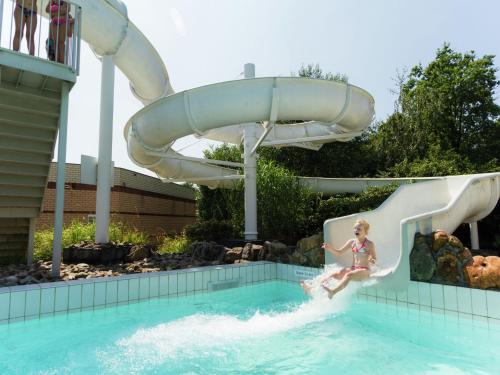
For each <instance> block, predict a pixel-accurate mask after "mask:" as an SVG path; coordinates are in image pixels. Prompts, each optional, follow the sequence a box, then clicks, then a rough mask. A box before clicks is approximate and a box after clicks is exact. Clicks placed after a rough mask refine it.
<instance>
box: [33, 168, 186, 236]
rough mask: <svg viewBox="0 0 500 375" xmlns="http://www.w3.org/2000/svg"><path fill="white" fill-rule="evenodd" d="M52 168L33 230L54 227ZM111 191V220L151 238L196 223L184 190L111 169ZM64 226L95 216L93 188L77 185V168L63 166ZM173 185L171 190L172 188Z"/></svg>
mask: <svg viewBox="0 0 500 375" xmlns="http://www.w3.org/2000/svg"><path fill="white" fill-rule="evenodd" d="M55 168H56V163H52V166H51V172H50V174H49V183H48V186H47V189H46V192H45V197H44V205H43V211H42V214H41V215H40V217H39V218H38V220H37V229H45V228H50V227H53V226H54V206H55V193H56V190H55V182H54V181H55ZM114 173H115V174H114V176H115V177H114V183H115V186H114V187H112V189H111V220H112V221H115V222H123V223H126V224H128V225H129V226H131V227H135V228H137V229H138V230H140V231H144V232H147V233H149V234H151V235H157V234H159V233H168V234H174V233H180V232H182V230H183V228H184V227H185V226H186V225H188V224H193V223H195V221H196V203H195V200H194V192H193V191H192V190H191V189H189V188H186V187H184V186H180V185H176V184H169V183H167V184H165V183H162V182H161V181H160V180H159V179H157V178H154V177H150V176H145V175H142V174H140V173H137V172H133V171H129V170H126V169H121V168H115V171H114ZM66 176H67V178H66V185H65V195H64V224H65V225H68V224H70V223H71V221H73V220H80V221H84V222H85V221H87V220H88V215H94V214H95V201H96V186H95V185H88V184H81V183H80V165H78V164H68V165H67V166H66ZM173 185H175V186H173Z"/></svg>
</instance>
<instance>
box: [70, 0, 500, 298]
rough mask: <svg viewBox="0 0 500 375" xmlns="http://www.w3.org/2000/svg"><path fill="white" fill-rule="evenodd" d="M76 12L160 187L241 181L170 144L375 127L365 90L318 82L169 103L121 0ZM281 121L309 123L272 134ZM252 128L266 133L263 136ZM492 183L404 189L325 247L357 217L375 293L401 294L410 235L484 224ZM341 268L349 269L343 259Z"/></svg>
mask: <svg viewBox="0 0 500 375" xmlns="http://www.w3.org/2000/svg"><path fill="white" fill-rule="evenodd" d="M75 3H78V4H79V5H81V7H82V10H83V26H82V38H83V39H84V40H85V41H87V42H88V43H89V44H90V45H91V47H92V48H93V49H94V51H95V52H96V53H97V54H99V55H112V56H113V62H114V63H115V65H116V66H117V67H118V68H119V69H120V70H121V71H122V72H123V73H124V74H125V75H126V76H127V77H128V79H129V80H130V87H131V90H132V92H133V93H134V95H135V96H136V97H137V98H138V99H139V100H141V101H142V102H143V103H144V104H145V107H144V108H143V109H142V110H141V111H139V112H138V113H136V114H135V115H134V116H133V117H132V118H131V119H130V120H129V121H128V123H127V124H126V126H125V130H124V135H125V139H126V140H127V143H128V151H129V155H130V157H131V159H132V160H133V161H134V162H135V163H136V164H137V165H139V166H141V167H144V168H148V169H150V170H152V171H154V172H155V173H157V174H158V175H159V176H160V177H162V178H165V179H167V180H183V181H191V182H195V183H199V184H204V185H207V186H210V187H231V186H232V185H233V180H234V179H237V178H241V175H237V172H236V171H235V170H233V169H229V168H224V167H220V166H216V165H210V164H207V162H206V160H202V159H199V160H196V159H193V158H187V157H185V156H182V155H180V154H178V153H176V152H174V151H173V150H172V149H171V145H172V143H173V142H174V141H175V140H176V139H178V138H180V137H183V136H186V135H189V134H197V135H199V136H204V137H207V138H210V139H215V140H220V141H225V142H231V143H240V142H241V138H242V133H243V128H244V127H245V126H248V124H249V123H254V124H255V130H256V133H257V134H256V136H257V137H259V136H260V135H261V134H262V133H263V132H264V131H266V132H267V131H269V129H271V128H272V130H271V131H269V134H268V135H267V138H266V140H265V141H264V143H263V144H268V145H273V144H275V145H276V144H281V145H286V144H288V145H291V144H300V145H304V143H303V142H307V144H309V145H311V144H312V145H313V146H314V144H316V145H320V144H321V143H325V142H329V141H332V140H341V141H347V140H349V139H352V138H353V137H355V136H357V135H358V134H359V133H360V132H361V131H362V130H363V129H365V128H366V127H367V126H369V124H370V122H371V120H372V118H373V115H374V101H373V98H372V97H371V96H370V95H369V94H368V93H367V92H366V91H364V90H362V89H360V88H358V87H355V86H352V85H348V84H342V83H337V82H330V81H324V80H311V79H302V78H259V79H248V80H238V81H231V82H224V83H218V84H214V85H210V86H205V87H200V88H196V89H192V90H188V91H185V92H181V93H178V94H174V91H173V89H172V87H171V86H170V81H169V77H168V73H167V70H166V68H165V65H164V64H163V61H162V59H161V58H160V56H159V55H158V53H157V51H156V50H155V49H154V47H153V46H152V45H151V43H150V42H149V41H148V40H147V39H146V37H145V36H144V35H143V34H142V33H141V32H140V31H139V30H138V29H137V28H136V27H135V25H134V24H133V23H132V22H131V21H130V20H129V19H128V16H127V10H126V7H125V6H124V5H123V4H122V3H121V2H120V1H118V0H78V1H75ZM279 120H286V121H294V120H304V121H308V122H307V123H299V124H293V125H277V126H274V127H272V124H273V123H274V122H275V121H279ZM258 122H259V123H260V122H264V124H267V125H268V128H267V130H266V129H265V127H263V126H261V125H260V124H257V123H258ZM241 124H244V125H241ZM499 175H500V174H495V175H476V176H459V177H449V178H442V179H439V180H435V181H427V182H422V183H418V184H413V185H404V186H402V187H400V188H399V189H398V190H397V191H396V192H395V193H394V194H393V195H392V196H391V197H390V198H389V199H388V200H387V201H386V202H385V203H384V204H383V205H382V206H381V207H380V208H378V209H377V210H375V211H372V212H369V213H366V214H362V215H352V216H348V217H345V218H339V219H335V220H329V221H327V222H326V223H325V239H326V240H327V241H329V242H331V243H333V244H334V245H337V246H338V245H340V244H341V243H343V242H345V240H346V239H347V238H348V237H349V236H351V235H352V229H351V228H352V224H353V223H354V221H355V219H356V218H357V217H358V216H363V217H365V218H366V219H367V220H368V221H370V222H371V224H372V226H373V230H372V232H371V234H370V237H371V238H372V239H373V240H374V241H375V243H376V244H377V246H378V252H379V258H380V262H379V263H380V265H379V266H380V270H379V272H378V274H377V276H379V277H381V285H382V286H386V287H388V288H392V289H398V288H401V289H403V288H405V286H406V284H407V283H408V281H409V264H408V255H409V249H411V246H412V244H413V235H414V233H415V232H416V231H422V232H429V231H430V230H432V229H437V228H440V229H444V230H447V231H453V230H454V229H455V228H456V227H457V226H458V225H459V224H460V223H463V222H476V221H477V220H479V219H481V218H483V217H484V216H486V215H487V214H488V213H489V212H491V210H492V209H493V207H494V206H495V204H496V202H497V201H498V196H499V179H500V177H499ZM320 182H321V183H320ZM320 182H318V181H317V180H314V181H308V183H309V184H310V186H312V187H321V189H323V190H324V189H327V190H332V191H334V190H335V189H334V188H333V189H332V188H331V187H329V186H328V180H326V179H325V180H324V181H320ZM337 183H338V181H333V184H335V185H337ZM348 183H350V182H348ZM325 184H326V185H325ZM340 262H341V263H345V264H349V262H350V258H349V259H347V258H346V259H340Z"/></svg>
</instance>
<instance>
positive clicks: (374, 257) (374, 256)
mask: <svg viewBox="0 0 500 375" xmlns="http://www.w3.org/2000/svg"><path fill="white" fill-rule="evenodd" d="M370 262H372V263H376V262H377V252H376V251H375V244H374V243H373V242H372V243H371V244H370Z"/></svg>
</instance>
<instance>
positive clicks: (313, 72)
mask: <svg viewBox="0 0 500 375" xmlns="http://www.w3.org/2000/svg"><path fill="white" fill-rule="evenodd" d="M295 75H296V74H295V73H293V72H292V76H295ZM298 76H299V77H305V78H313V79H326V80H328V81H336V82H343V83H347V81H348V80H349V79H348V77H347V76H346V75H345V74H339V73H335V74H333V73H330V72H327V73H324V72H323V70H322V69H321V68H320V67H319V64H315V65H314V64H308V65H307V66H304V65H303V64H302V66H301V67H300V69H299V72H298Z"/></svg>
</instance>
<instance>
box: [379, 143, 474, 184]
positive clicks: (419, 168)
mask: <svg viewBox="0 0 500 375" xmlns="http://www.w3.org/2000/svg"><path fill="white" fill-rule="evenodd" d="M474 172H475V168H474V166H473V165H472V164H471V163H470V161H469V159H468V158H466V157H461V156H460V155H458V154H457V153H456V152H454V151H452V150H448V151H440V149H439V147H438V146H431V147H430V152H429V154H428V155H427V156H426V157H424V158H423V159H417V160H414V161H409V160H408V159H404V160H403V161H401V162H399V163H397V164H395V165H393V166H392V167H390V168H388V169H387V170H386V171H385V172H383V173H381V175H382V176H384V177H433V176H452V175H459V174H467V173H474Z"/></svg>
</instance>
